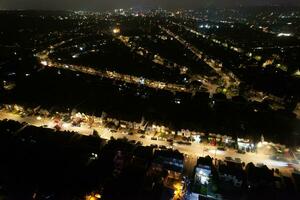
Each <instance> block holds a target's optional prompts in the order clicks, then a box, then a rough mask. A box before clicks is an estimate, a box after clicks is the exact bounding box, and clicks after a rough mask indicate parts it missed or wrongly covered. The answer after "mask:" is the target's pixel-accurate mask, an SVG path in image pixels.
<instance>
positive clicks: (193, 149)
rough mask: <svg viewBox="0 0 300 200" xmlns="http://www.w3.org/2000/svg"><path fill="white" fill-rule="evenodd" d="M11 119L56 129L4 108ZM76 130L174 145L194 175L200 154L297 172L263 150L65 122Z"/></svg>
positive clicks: (45, 121)
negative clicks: (157, 137) (244, 150)
mask: <svg viewBox="0 0 300 200" xmlns="http://www.w3.org/2000/svg"><path fill="white" fill-rule="evenodd" d="M4 119H10V120H14V121H18V122H21V123H22V122H26V123H28V124H30V125H33V126H38V127H40V126H47V127H48V128H54V126H55V122H54V120H53V119H50V118H38V117H37V116H26V117H21V116H20V115H19V114H14V113H11V112H8V111H6V110H0V120H4ZM64 130H65V131H75V132H78V133H80V134H82V135H91V134H92V133H93V130H96V131H97V132H98V133H99V135H100V137H101V138H104V139H110V138H111V137H112V136H113V137H114V138H124V137H126V138H127V139H128V140H135V141H140V142H142V144H143V145H144V146H148V145H151V144H156V145H164V146H166V147H172V148H173V149H177V150H179V151H180V152H182V153H184V154H185V158H186V159H185V172H186V174H187V175H191V171H192V169H193V167H194V166H195V165H196V160H197V157H199V156H206V155H209V156H211V157H214V158H217V159H221V160H225V159H226V157H232V158H233V159H235V158H240V159H241V161H242V162H245V163H249V162H253V163H254V164H258V163H263V164H265V165H267V166H268V167H269V168H278V169H279V170H280V172H281V173H282V174H285V175H287V176H289V175H290V174H291V172H292V171H293V168H291V167H289V166H288V163H287V162H282V161H275V160H271V159H269V157H270V156H269V155H265V154H262V153H246V154H239V153H237V152H236V151H235V150H233V149H227V150H226V151H220V150H217V149H216V147H214V146H211V145H209V144H203V143H200V144H199V143H192V144H191V145H180V144H177V143H176V142H174V144H173V146H170V143H169V142H167V141H164V140H151V136H148V135H146V137H145V138H141V135H140V134H134V135H128V134H127V133H125V132H120V131H117V132H112V131H111V130H110V129H108V128H106V127H104V126H102V125H99V124H97V125H95V126H92V127H89V126H88V125H87V124H82V125H81V126H80V127H74V126H72V125H71V124H70V123H63V125H62V131H64ZM294 167H296V168H298V169H299V168H300V166H299V165H294Z"/></svg>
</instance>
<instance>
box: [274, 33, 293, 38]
mask: <svg viewBox="0 0 300 200" xmlns="http://www.w3.org/2000/svg"><path fill="white" fill-rule="evenodd" d="M290 36H292V34H291V33H278V34H277V37H290Z"/></svg>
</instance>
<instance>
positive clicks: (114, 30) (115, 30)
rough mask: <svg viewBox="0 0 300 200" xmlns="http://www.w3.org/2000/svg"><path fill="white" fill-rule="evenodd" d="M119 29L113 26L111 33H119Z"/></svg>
mask: <svg viewBox="0 0 300 200" xmlns="http://www.w3.org/2000/svg"><path fill="white" fill-rule="evenodd" d="M120 31H121V30H120V29H119V28H114V29H113V33H114V34H117V33H120Z"/></svg>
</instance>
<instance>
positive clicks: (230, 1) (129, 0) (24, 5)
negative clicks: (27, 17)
mask: <svg viewBox="0 0 300 200" xmlns="http://www.w3.org/2000/svg"><path fill="white" fill-rule="evenodd" d="M256 6H286V7H294V6H296V7H298V6H300V1H297V0H265V1H260V0H243V1H238V0H224V1H221V0H202V1H200V2H199V1H196V0H184V1H183V0H181V1H176V2H174V1H172V0H161V1H158V0H142V1H137V0H101V1H98V0H91V1H89V2H83V1H82V0H73V1H71V0H53V1H48V0H40V1H38V0H28V1H26V2H24V1H21V0H3V1H2V3H1V4H0V10H19V9H20V10H91V11H107V10H112V9H118V8H130V7H133V8H144V7H154V8H156V7H161V8H164V9H201V8H209V7H212V8H230V7H256Z"/></svg>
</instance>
